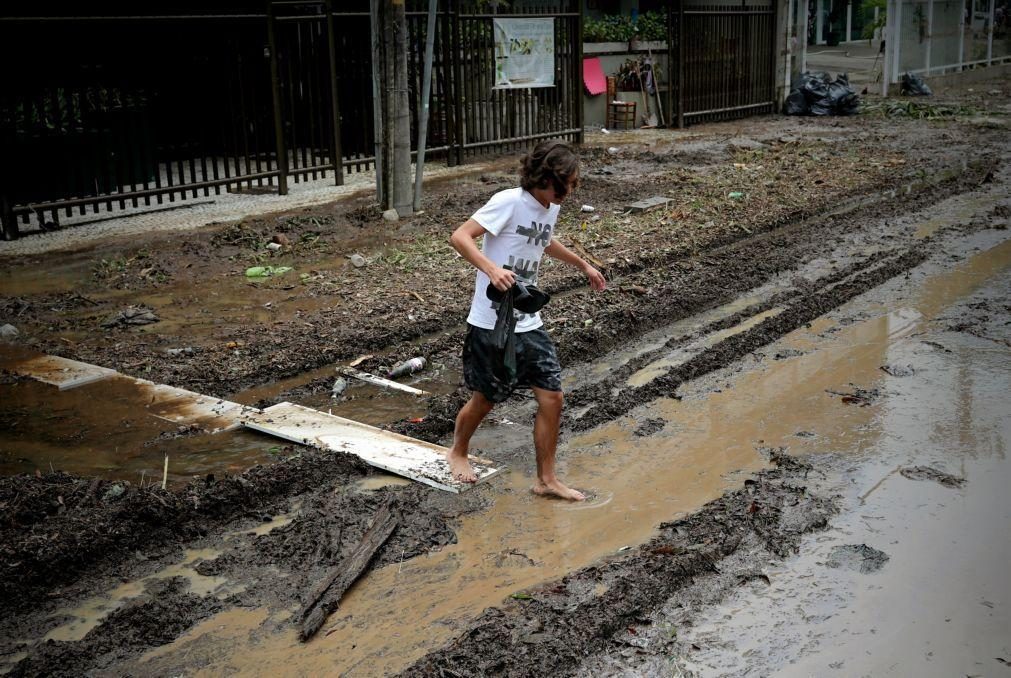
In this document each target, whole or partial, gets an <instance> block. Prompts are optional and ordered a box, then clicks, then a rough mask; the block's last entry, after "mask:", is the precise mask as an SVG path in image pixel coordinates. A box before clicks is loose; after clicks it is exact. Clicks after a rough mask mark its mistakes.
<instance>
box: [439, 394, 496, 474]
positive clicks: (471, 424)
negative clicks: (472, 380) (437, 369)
mask: <svg viewBox="0 0 1011 678" xmlns="http://www.w3.org/2000/svg"><path fill="white" fill-rule="evenodd" d="M492 407H494V403H492V402H491V401H490V400H488V399H487V398H486V397H484V395H483V394H482V393H481V392H480V391H474V393H473V395H471V397H470V400H468V401H467V404H466V405H464V406H463V407H461V408H460V413H459V414H457V415H456V430H455V431H454V432H453V447H452V448H451V449H450V450H449V452H447V453H446V460H447V461H448V462H449V470H450V472H451V473H452V474H453V478H454V479H456V480H460V481H462V482H465V483H476V482H477V475H476V474H475V473H474V469H473V467H471V465H470V461H468V460H467V453H468V451H469V450H470V439H471V437H472V436H473V435H474V431H476V430H477V427H478V426H480V425H481V422H482V421H483V420H484V418H485V416H487V414H488V413H489V412H491V408H492Z"/></svg>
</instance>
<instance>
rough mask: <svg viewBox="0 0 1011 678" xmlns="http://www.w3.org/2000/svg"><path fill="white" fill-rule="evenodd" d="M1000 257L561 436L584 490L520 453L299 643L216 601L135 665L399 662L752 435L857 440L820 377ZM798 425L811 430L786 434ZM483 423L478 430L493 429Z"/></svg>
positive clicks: (318, 666) (277, 669)
mask: <svg viewBox="0 0 1011 678" xmlns="http://www.w3.org/2000/svg"><path fill="white" fill-rule="evenodd" d="M1009 264H1011V242H1005V243H1002V244H1000V245H998V246H996V247H994V248H992V249H991V250H989V251H986V252H984V253H982V254H979V255H977V256H975V257H972V258H971V259H969V260H967V261H966V262H964V263H963V264H962V265H960V266H958V267H956V268H955V269H953V270H951V271H949V272H946V273H941V274H937V275H934V276H932V277H930V278H928V279H927V280H926V282H925V283H924V285H923V287H922V288H921V290H920V292H919V294H918V295H917V298H916V299H914V300H913V301H912V302H911V303H909V304H905V309H904V310H903V309H898V310H895V311H892V312H889V313H884V312H883V309H882V315H879V316H877V317H873V318H871V319H869V320H865V321H860V322H856V323H853V324H851V325H848V326H845V327H842V328H841V329H838V331H836V332H835V333H834V334H832V335H831V336H830V338H829V339H828V340H824V339H819V338H817V336H815V335H817V334H819V333H826V332H828V331H829V330H832V329H835V328H836V327H837V323H836V322H835V321H833V320H831V319H829V318H821V319H819V320H818V321H816V322H815V323H812V326H811V327H810V328H806V329H803V330H799V331H797V332H795V333H793V334H792V335H789V336H788V337H787V338H786V339H785V344H786V345H788V346H791V347H795V348H798V349H801V350H810V349H814V348H815V347H817V350H816V351H811V352H809V353H806V354H804V355H801V356H799V357H797V358H792V359H788V360H783V361H775V362H771V361H770V362H769V363H766V364H765V365H763V367H762V368H760V369H757V370H753V371H749V372H745V373H742V374H741V375H740V376H739V377H736V378H735V381H734V383H733V388H732V389H730V388H727V389H725V390H723V391H716V392H711V393H707V394H705V395H704V397H700V398H686V399H685V400H684V401H680V402H679V401H675V400H658V401H655V402H653V403H651V404H650V406H649V407H648V411H646V412H640V413H639V414H638V415H637V416H638V417H640V418H643V417H663V418H664V419H666V420H667V421H668V424H667V426H666V429H665V430H664V431H663V432H661V433H659V434H656V435H654V436H652V437H648V438H637V437H636V436H635V435H634V434H633V433H632V429H633V428H634V426H635V424H636V420H635V419H634V418H633V417H628V418H624V419H622V420H619V421H615V422H611V423H608V424H606V425H604V426H602V427H600V428H599V429H596V430H593V431H591V432H589V433H586V434H584V435H580V436H577V437H574V438H572V439H571V440H569V441H568V442H567V443H566V444H564V445H563V447H562V449H561V455H560V456H561V468H560V471H561V473H562V475H563V477H564V478H566V479H568V480H569V481H570V482H571V483H572V484H574V485H575V486H577V487H579V488H581V489H584V490H589V491H590V493H591V499H590V501H588V502H587V503H585V504H563V503H561V502H554V501H543V500H540V499H535V498H533V497H532V496H531V495H530V493H529V492H528V487H529V485H530V479H529V477H528V474H529V473H530V468H531V467H532V459H531V460H530V461H529V462H528V463H527V464H526V465H525V466H524V467H523V468H522V469H517V470H514V471H513V472H512V473H509V474H507V475H506V476H504V477H503V478H502V479H501V480H498V481H495V482H494V483H493V486H494V488H495V489H494V491H495V494H496V501H495V504H494V506H493V507H492V508H491V509H489V510H488V511H487V512H485V513H483V514H480V515H476V516H470V517H467V518H465V519H464V521H463V524H462V526H461V528H460V530H459V531H458V537H459V543H458V544H456V545H453V546H450V547H447V548H445V549H444V550H443V551H441V552H438V553H433V554H431V555H430V556H428V557H424V558H417V559H414V560H411V561H408V562H404V563H400V564H398V565H396V566H389V567H386V568H383V569H381V570H378V571H374V572H371V573H369V575H368V577H367V578H365V579H364V580H362V581H360V582H359V583H358V584H357V585H356V586H355V587H353V588H352V589H351V590H350V591H349V593H348V594H347V596H346V597H345V599H344V601H343V602H342V606H341V609H340V610H339V611H338V612H337V613H336V614H335V615H333V616H332V617H331V619H329V620H328V622H327V624H325V625H324V630H323V631H322V632H321V634H320V635H319V636H318V637H317V638H316V639H315V640H314V641H313V642H311V643H309V644H307V645H300V644H299V643H298V642H297V641H296V639H295V634H294V631H293V630H289V631H286V632H283V633H273V634H263V633H257V632H256V630H257V628H258V627H259V626H260V625H261V623H262V622H263V621H264V619H265V617H266V613H265V612H264V611H262V610H253V611H231V612H228V613H226V614H224V615H219V616H216V617H213V618H211V619H209V620H206V621H205V622H203V623H201V624H200V625H198V626H197V627H195V628H193V629H191V630H190V631H189V632H188V633H187V634H185V635H184V636H183V637H181V638H180V639H178V640H177V641H176V642H174V643H172V644H171V645H169V646H166V647H163V648H159V649H158V650H156V651H153V652H151V653H149V654H148V655H146V656H145V657H144V661H142V662H141V663H140V664H139V666H140V667H142V668H146V669H147V670H157V667H159V666H162V664H161V662H165V664H164V666H166V667H168V666H178V665H179V662H181V661H183V659H182V658H183V657H184V656H185V657H186V659H185V661H184V662H183V663H184V664H185V665H186V666H189V667H195V666H199V667H201V668H200V669H199V670H198V673H201V674H203V675H216V674H219V673H221V672H222V671H224V670H226V669H227V670H231V671H240V672H248V673H278V674H280V673H291V672H297V673H302V674H325V673H333V672H335V671H347V672H350V673H355V674H369V675H377V674H384V673H388V672H393V671H397V670H399V669H402V668H404V667H405V666H407V665H408V664H409V663H410V662H411V661H413V660H414V659H416V658H418V657H419V656H421V655H422V654H424V653H425V652H426V651H428V650H430V649H433V648H435V647H437V646H439V645H441V644H442V643H444V642H445V641H447V640H449V639H450V638H452V637H453V636H454V635H455V634H456V633H457V629H458V628H459V625H460V624H461V623H464V622H465V621H466V620H469V619H472V618H474V617H475V616H476V615H477V614H479V613H480V612H481V610H483V609H484V608H486V607H488V606H492V605H496V604H497V603H499V602H500V601H501V600H503V599H504V598H505V597H506V596H508V595H509V594H510V593H512V592H515V591H517V590H521V589H523V588H525V587H529V586H532V585H534V584H537V583H539V582H542V581H545V580H548V579H551V578H554V577H557V576H560V575H561V574H563V573H565V572H567V571H570V570H573V569H577V568H581V567H584V566H586V565H589V564H591V563H592V562H594V561H595V560H597V559H599V558H600V557H602V556H605V555H607V554H610V553H614V552H616V551H618V550H619V549H621V548H622V547H623V546H626V545H632V544H636V543H640V542H642V541H644V540H646V539H648V538H649V536H650V534H651V533H652V532H653V526H654V525H656V524H658V523H659V522H661V521H665V520H670V519H671V518H673V517H676V516H677V515H678V514H682V513H685V512H689V511H692V510H694V509H696V508H698V507H699V506H700V505H701V504H703V503H704V502H706V501H708V500H710V499H712V498H715V497H716V496H718V495H720V494H721V493H722V492H723V491H725V490H726V489H728V488H730V487H733V486H736V485H737V484H738V482H739V481H738V480H737V478H739V476H740V473H741V471H744V472H749V471H753V470H756V469H758V468H760V467H762V466H763V465H764V463H765V462H764V460H763V457H762V456H761V455H760V454H758V452H757V451H756V447H758V446H763V445H769V446H778V445H788V446H793V447H794V448H799V449H800V451H804V450H809V451H818V452H830V451H837V452H838V451H847V450H861V449H866V448H867V447H868V446H869V445H870V444H871V443H873V442H874V441H876V440H878V439H880V438H881V436H882V431H883V428H882V423H881V421H880V411H879V408H875V407H860V406H858V405H848V404H845V403H843V401H842V400H841V398H839V397H838V396H834V395H831V394H829V393H826V390H834V391H839V392H844V391H846V390H848V389H851V388H853V387H852V386H851V382H854V383H856V384H857V385H858V386H860V387H863V388H866V389H871V388H874V387H881V385H882V381H883V380H884V379H885V378H886V375H885V373H884V372H882V371H881V370H880V369H879V368H880V366H881V365H884V364H886V363H887V362H888V358H889V357H890V351H892V350H893V347H894V346H895V345H896V344H897V343H899V342H901V341H903V340H907V341H908V339H907V338H908V336H909V335H910V334H911V333H912V332H913V331H915V330H916V329H917V328H920V327H922V326H923V324H924V323H925V322H926V321H928V320H930V319H931V318H933V317H934V316H936V314H937V313H938V312H939V311H941V310H943V309H944V308H946V307H948V306H949V305H951V304H952V303H953V302H955V301H957V300H958V299H960V298H963V297H964V296H966V295H968V294H970V293H972V292H973V291H974V290H975V289H977V288H978V287H979V286H980V285H982V284H983V283H984V282H986V281H987V280H988V279H989V278H991V277H992V276H993V275H995V274H996V273H998V272H1000V271H1003V270H1005V269H1006V268H1007V267H1008V266H1009ZM858 303H859V302H858ZM516 430H517V431H520V430H522V427H520V428H519V429H516ZM812 430H813V432H814V434H815V435H814V436H813V437H797V435H796V434H797V433H800V432H802V431H812ZM523 433H524V434H525V431H524V432H523ZM485 435H486V436H487V437H488V438H489V439H494V436H495V433H494V432H490V433H486V434H485ZM475 445H476V446H478V447H480V446H481V445H480V441H478V440H475ZM574 450H580V451H581V452H580V453H578V454H572V451H574ZM795 451H796V449H795Z"/></svg>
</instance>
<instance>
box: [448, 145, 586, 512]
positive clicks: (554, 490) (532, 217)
mask: <svg viewBox="0 0 1011 678" xmlns="http://www.w3.org/2000/svg"><path fill="white" fill-rule="evenodd" d="M578 183H579V159H578V157H577V156H576V154H575V153H574V152H573V150H572V148H571V147H570V146H569V145H568V144H566V143H564V142H561V141H545V142H542V143H540V144H538V145H537V147H536V148H534V150H533V151H532V152H531V153H530V154H529V155H527V156H526V157H524V158H523V163H522V169H521V172H520V186H519V187H518V188H511V189H508V190H505V191H500V192H499V193H496V194H495V195H493V196H492V197H491V200H489V201H488V203H487V204H486V205H485V206H484V207H482V208H481V209H479V210H478V211H477V212H476V213H475V214H474V216H472V217H471V218H470V219H468V220H467V221H466V222H464V223H463V224H462V225H461V226H460V227H459V228H457V229H456V231H454V232H453V235H452V237H451V238H450V242H451V243H452V245H453V247H454V248H456V251H458V252H459V253H460V254H461V255H462V256H463V257H464V258H465V259H466V260H467V261H469V262H470V263H471V264H472V265H473V266H474V267H475V268H477V280H476V282H475V285H474V298H473V301H472V302H471V307H470V315H469V316H468V318H467V323H468V328H467V338H466V339H465V342H464V347H463V369H464V379H465V380H466V382H467V386H468V387H470V389H471V390H472V391H473V392H474V393H473V395H472V396H471V398H470V400H469V401H468V402H467V403H466V404H465V405H464V406H463V407H462V408H461V409H460V413H459V414H458V415H457V417H456V431H455V433H454V437H453V447H452V449H451V450H450V451H449V452H448V454H447V457H448V461H449V465H450V469H451V471H452V473H453V477H454V478H456V479H457V480H460V481H463V482H470V483H472V482H475V481H476V480H477V476H476V475H475V474H474V469H473V468H472V467H471V465H470V462H469V461H468V459H467V455H468V452H469V449H470V439H471V437H472V436H473V435H474V431H476V430H477V427H478V426H479V425H480V423H481V421H482V420H483V419H484V418H485V416H486V415H487V414H488V413H489V412H490V411H491V410H492V408H493V407H494V406H495V404H496V403H500V402H504V401H505V400H506V399H507V398H508V397H509V395H510V394H511V393H512V392H513V390H514V389H516V388H530V389H531V390H532V391H533V394H534V397H535V398H536V400H537V418H536V420H535V423H534V447H535V449H536V453H537V481H536V483H535V484H534V486H533V488H532V490H533V492H534V493H536V494H539V495H545V496H547V495H553V496H557V497H561V498H563V499H569V500H573V501H582V500H583V499H585V498H586V497H585V496H584V495H583V494H582V493H581V492H579V491H578V490H575V489H573V488H570V487H567V486H566V485H565V484H563V483H562V481H561V480H559V478H558V476H557V475H556V472H555V449H556V447H557V444H558V429H559V426H560V424H561V417H562V382H561V367H560V365H559V363H558V355H557V352H556V351H555V345H554V343H553V342H552V341H551V338H550V337H549V336H548V333H547V332H546V331H545V330H544V328H543V327H542V322H541V317H540V313H539V312H527V313H519V312H517V311H514V314H515V315H514V320H515V330H514V332H515V334H514V336H512V337H510V338H509V339H510V340H509V341H508V343H507V345H506V347H505V348H503V346H502V341H501V336H499V337H498V338H496V332H495V329H496V323H497V322H498V324H499V330H500V332H501V330H502V327H503V324H502V321H501V319H500V318H499V308H500V307H499V303H496V302H495V301H492V299H491V298H490V297H489V292H493V291H494V290H497V291H498V294H497V295H494V296H497V297H499V298H502V297H504V296H505V295H507V294H514V292H515V290H514V286H516V289H525V287H524V286H533V285H536V283H537V272H538V269H539V268H540V262H541V257H542V256H543V255H544V254H547V255H548V256H549V257H551V258H553V259H557V260H559V261H562V262H564V263H566V264H569V265H571V266H575V267H576V268H578V269H580V270H581V271H583V273H584V274H585V275H586V277H587V279H588V280H589V283H590V287H591V288H593V289H594V290H598V291H599V290H603V289H604V288H605V286H606V282H605V280H604V276H603V275H601V273H600V271H598V270H597V269H595V268H593V266H591V265H590V264H588V263H587V262H586V261H584V260H583V259H582V258H581V257H579V256H578V255H576V254H575V253H573V252H572V251H570V250H569V249H568V248H566V247H565V246H564V245H562V244H561V243H560V242H558V241H557V240H554V239H553V238H552V237H551V236H552V234H553V233H554V228H555V223H556V222H557V220H558V212H559V209H560V203H561V202H562V201H563V200H564V199H565V197H566V196H567V195H568V194H569V192H570V191H571V190H572V189H574V188H575V187H576V186H577V184H578ZM482 236H483V237H484V244H483V248H480V249H479V248H478V246H477V243H476V240H477V239H478V238H480V237H482ZM517 283H519V285H517ZM490 288H494V290H491V289H490ZM514 298H516V297H514ZM517 305H520V304H519V302H518V301H517ZM509 308H511V306H508V307H507V310H506V312H507V311H508V309H509ZM511 326H512V322H510V323H509V326H508V327H507V328H506V329H507V330H508V329H511ZM504 353H508V354H509V355H508V356H504V355H503V354H504ZM513 353H515V365H513V363H512V359H513ZM503 362H505V364H506V365H508V367H507V368H506V369H503V367H502V366H503Z"/></svg>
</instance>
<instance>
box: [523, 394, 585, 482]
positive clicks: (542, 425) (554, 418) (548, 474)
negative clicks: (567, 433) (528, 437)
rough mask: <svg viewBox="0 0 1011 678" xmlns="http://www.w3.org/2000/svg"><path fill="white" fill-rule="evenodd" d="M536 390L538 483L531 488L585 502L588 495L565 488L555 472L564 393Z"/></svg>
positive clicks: (535, 432) (535, 440)
mask: <svg viewBox="0 0 1011 678" xmlns="http://www.w3.org/2000/svg"><path fill="white" fill-rule="evenodd" d="M533 391H534V397H535V398H536V399H537V419H536V420H535V421H534V448H535V449H536V451H537V483H536V484H535V485H534V486H533V488H532V489H533V491H534V494H539V495H542V496H544V495H553V496H556V497H561V498H562V499H570V500H572V501H583V500H584V499H586V496H585V495H584V494H583V493H582V492H580V491H579V490H574V489H572V488H571V487H566V486H565V485H563V484H562V481H560V480H559V479H558V476H557V475H555V450H556V448H557V447H558V428H559V426H561V423H562V402H563V397H562V392H561V391H548V390H545V389H543V388H537V387H536V386H535V387H534V388H533Z"/></svg>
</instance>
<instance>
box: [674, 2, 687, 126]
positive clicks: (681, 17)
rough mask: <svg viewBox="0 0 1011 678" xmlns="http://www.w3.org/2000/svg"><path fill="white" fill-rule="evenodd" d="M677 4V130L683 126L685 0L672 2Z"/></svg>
mask: <svg viewBox="0 0 1011 678" xmlns="http://www.w3.org/2000/svg"><path fill="white" fill-rule="evenodd" d="M674 1H675V3H676V4H677V16H678V35H677V41H678V91H677V107H678V113H677V121H678V123H677V124H678V129H684V126H685V0H674Z"/></svg>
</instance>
